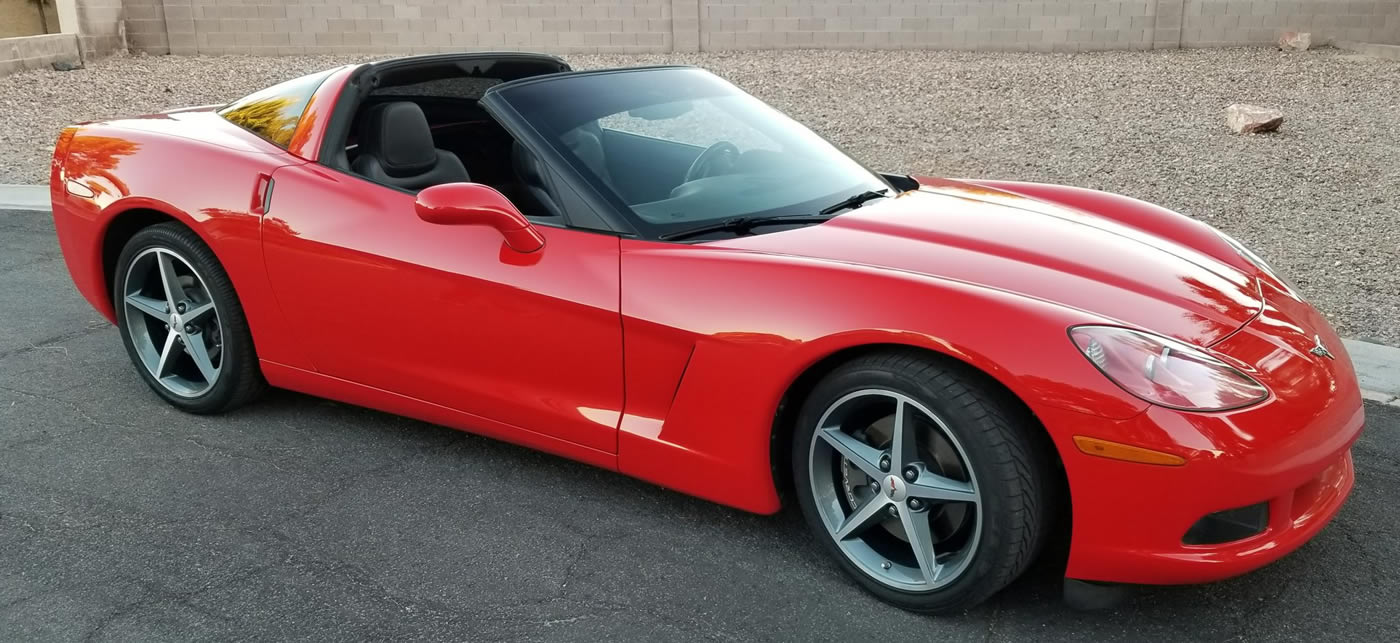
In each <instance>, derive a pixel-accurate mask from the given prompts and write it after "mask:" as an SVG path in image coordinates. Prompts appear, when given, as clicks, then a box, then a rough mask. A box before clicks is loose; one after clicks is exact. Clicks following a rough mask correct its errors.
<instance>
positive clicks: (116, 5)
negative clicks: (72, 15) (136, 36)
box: [76, 0, 160, 56]
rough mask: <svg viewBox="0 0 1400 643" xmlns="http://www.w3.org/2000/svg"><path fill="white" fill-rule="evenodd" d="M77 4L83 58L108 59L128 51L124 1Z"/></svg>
mask: <svg viewBox="0 0 1400 643" xmlns="http://www.w3.org/2000/svg"><path fill="white" fill-rule="evenodd" d="M153 1H155V2H159V1H160V0H153ZM76 4H77V10H78V46H79V47H80V48H81V49H82V51H83V55H84V56H105V55H107V54H110V53H112V52H115V51H121V50H124V49H126V12H125V11H124V10H123V8H122V4H123V0H77V3H76Z"/></svg>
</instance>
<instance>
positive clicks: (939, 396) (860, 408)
mask: <svg viewBox="0 0 1400 643" xmlns="http://www.w3.org/2000/svg"><path fill="white" fill-rule="evenodd" d="M798 422H799V425H798V426H797V427H796V432H795V435H794V440H793V452H792V458H793V472H794V476H795V485H796V489H797V496H798V500H799V503H800V504H801V506H802V511H803V514H804V515H805V517H806V519H807V522H808V524H809V526H810V527H811V528H812V530H813V531H814V532H815V533H816V535H817V537H818V539H819V540H821V541H822V542H823V543H824V544H825V546H826V547H827V548H828V550H830V551H831V552H832V553H833V554H834V555H835V556H836V558H837V560H838V561H839V563H840V565H841V566H842V568H843V569H844V570H845V571H846V572H847V573H849V574H850V575H851V576H852V577H853V578H854V579H855V580H856V581H857V582H859V583H860V584H861V585H862V586H864V587H865V588H866V589H867V590H869V591H871V592H872V593H874V594H875V595H877V596H878V597H880V598H881V599H883V600H885V601H888V602H890V603H893V604H895V605H898V606H900V607H903V608H905V609H909V610H913V611H918V612H930V613H945V612H951V611H956V610H961V609H966V608H968V607H971V606H973V605H976V604H977V603H980V602H982V601H983V600H986V599H987V598H988V597H990V596H991V595H992V594H994V593H996V592H997V591H998V590H1000V589H1001V588H1002V587H1004V586H1005V585H1006V584H1007V583H1010V582H1011V581H1012V580H1014V579H1015V578H1016V577H1017V576H1018V575H1020V574H1021V572H1023V571H1025V569H1026V567H1027V566H1028V565H1029V564H1030V562H1031V560H1032V559H1033V558H1034V556H1035V554H1036V553H1037V551H1038V549H1039V548H1040V545H1041V541H1042V540H1043V536H1044V532H1045V526H1046V525H1047V523H1048V517H1047V515H1046V512H1047V510H1048V508H1049V498H1048V495H1047V494H1048V492H1049V488H1050V487H1049V485H1050V477H1049V474H1048V471H1049V468H1048V464H1047V462H1046V459H1045V457H1044V455H1045V454H1043V453H1040V452H1038V451H1037V449H1038V448H1048V447H1046V446H1044V445H1043V444H1042V442H1043V440H1040V439H1038V434H1037V433H1035V431H1037V430H1038V428H1037V427H1035V426H1034V425H1033V424H1032V421H1031V420H1030V417H1029V414H1028V413H1027V412H1026V411H1025V410H1024V409H1023V408H1021V407H1020V405H1019V404H1017V403H1016V402H1015V401H1014V400H1011V399H1007V397H1006V396H1005V395H1004V394H1003V393H1002V392H1001V391H1000V390H999V389H996V388H995V387H994V386H992V385H990V384H989V383H988V382H986V381H985V379H984V378H983V376H981V375H980V374H978V373H975V372H972V371H970V370H969V369H967V368H966V367H963V366H962V365H960V364H954V363H951V362H946V361H942V360H937V359H930V358H929V357H927V356H925V355H922V354H919V353H915V352H903V351H895V352H889V353H880V354H874V355H871V356H867V357H864V358H860V359H857V360H855V361H852V362H850V363H848V364H845V365H843V366H840V367H838V368H837V369H836V370H834V371H833V372H832V373H830V374H829V375H827V376H826V377H825V378H824V379H823V380H822V381H821V382H820V383H818V384H817V386H816V387H815V388H814V389H813V390H812V392H811V394H810V395H809V396H808V397H807V400H806V401H805V403H804V405H803V408H802V411H801V413H800V416H799V419H798Z"/></svg>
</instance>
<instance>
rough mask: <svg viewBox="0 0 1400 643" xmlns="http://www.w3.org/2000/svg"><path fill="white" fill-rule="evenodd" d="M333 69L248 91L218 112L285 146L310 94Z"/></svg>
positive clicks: (243, 126)
mask: <svg viewBox="0 0 1400 643" xmlns="http://www.w3.org/2000/svg"><path fill="white" fill-rule="evenodd" d="M332 71H335V70H330V71H324V72H321V73H317V74H312V75H310V76H302V77H301V78H296V79H293V80H289V81H287V82H285V83H280V84H277V85H273V86H271V87H268V88H267V89H264V90H262V91H260V92H256V93H253V94H249V95H248V96H245V97H243V98H240V99H238V100H237V101H234V102H233V103H230V104H229V105H228V106H227V107H225V108H223V109H221V110H219V115H220V116H223V117H224V118H226V119H228V121H229V122H231V123H233V124H235V125H237V126H239V127H242V128H243V129H246V130H248V131H250V132H252V133H254V134H257V135H258V136H261V137H263V138H265V139H267V140H268V141H270V142H271V143H273V144H274V145H276V146H277V147H280V148H282V149H286V148H287V146H288V145H289V144H290V143H291V142H292V134H293V133H294V132H296V129H297V122H298V121H300V120H301V113H302V112H303V111H305V110H306V104H307V103H309V102H311V95H312V94H315V93H316V88H317V87H320V86H321V82H322V81H324V80H325V79H326V77H327V76H329V75H330V74H331V72H332Z"/></svg>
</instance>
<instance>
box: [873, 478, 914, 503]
mask: <svg viewBox="0 0 1400 643" xmlns="http://www.w3.org/2000/svg"><path fill="white" fill-rule="evenodd" d="M880 488H881V490H882V491H884V492H885V497H886V498H889V499H890V500H892V501H894V502H903V501H904V498H905V497H906V496H908V495H909V489H908V488H907V487H905V486H904V479H903V478H900V477H899V476H886V477H885V481H884V482H883V483H881V485H880Z"/></svg>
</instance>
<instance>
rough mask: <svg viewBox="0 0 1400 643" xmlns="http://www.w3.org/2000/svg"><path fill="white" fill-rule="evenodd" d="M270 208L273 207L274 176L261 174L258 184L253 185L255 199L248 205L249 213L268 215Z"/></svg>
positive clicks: (259, 174)
mask: <svg viewBox="0 0 1400 643" xmlns="http://www.w3.org/2000/svg"><path fill="white" fill-rule="evenodd" d="M270 207H272V175H271V174H268V173H266V172H259V173H258V182H257V183H255V184H254V185H253V199H252V202H251V203H249V205H248V211H249V212H252V213H253V214H256V215H258V216H262V215H264V214H267V210H268V208H270Z"/></svg>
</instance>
